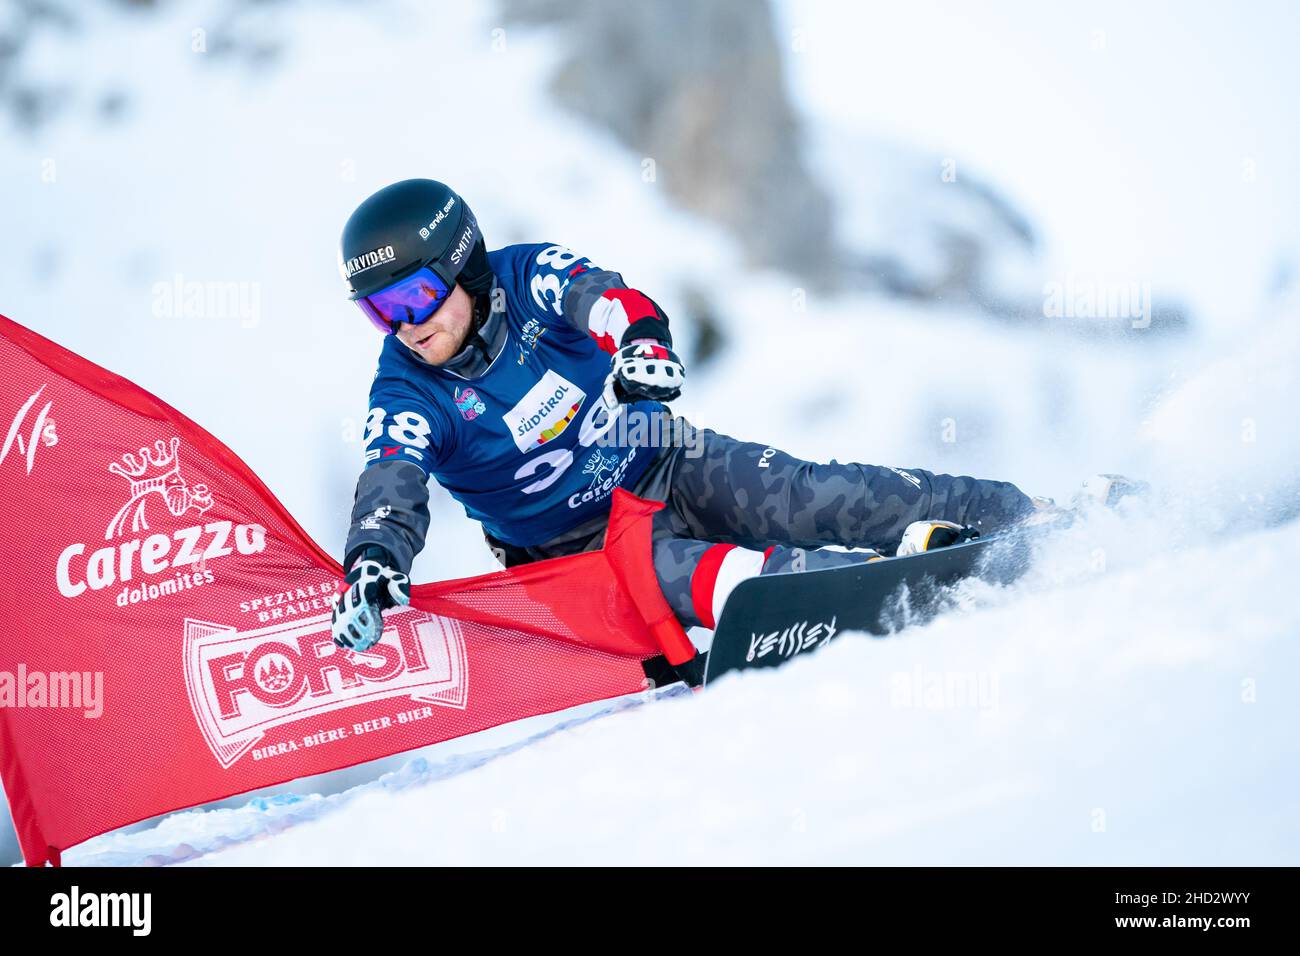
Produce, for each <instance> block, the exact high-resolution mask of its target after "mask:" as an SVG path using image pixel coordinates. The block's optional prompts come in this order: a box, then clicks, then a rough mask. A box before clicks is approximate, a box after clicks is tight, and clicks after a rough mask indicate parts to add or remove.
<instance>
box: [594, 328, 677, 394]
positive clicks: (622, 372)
mask: <svg viewBox="0 0 1300 956" xmlns="http://www.w3.org/2000/svg"><path fill="white" fill-rule="evenodd" d="M685 380H686V369H685V367H683V365H682V360H681V359H679V358H678V357H677V353H676V352H674V351H673V350H672V349H670V348H669V347H668V346H667V345H665V344H664V343H663V342H660V341H659V340H658V339H635V340H633V341H631V342H629V343H628V344H627V345H624V346H623V347H622V348H621V349H619V350H618V351H617V352H615V353H614V357H613V360H612V361H611V363H610V370H609V377H608V378H606V379H605V392H604V401H605V404H606V405H607V406H609V407H610V408H613V407H614V406H615V405H616V404H618V403H619V402H639V401H643V400H648V401H653V402H671V401H672V400H673V399H675V398H677V397H678V396H679V395H681V393H682V383H683V382H684V381H685Z"/></svg>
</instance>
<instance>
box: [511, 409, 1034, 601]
mask: <svg viewBox="0 0 1300 956" xmlns="http://www.w3.org/2000/svg"><path fill="white" fill-rule="evenodd" d="M683 424H685V423H683ZM686 427H687V428H688V429H689V434H690V436H691V440H689V441H683V442H681V443H680V444H678V445H677V446H675V447H672V448H665V449H660V451H659V454H658V456H657V457H656V459H655V461H654V462H653V463H652V464H651V466H650V468H649V469H648V471H647V472H646V474H645V475H643V476H642V478H641V480H640V481H638V482H637V485H636V487H635V488H633V489H632V490H633V491H634V492H635V493H636V494H638V495H640V496H641V497H643V498H650V499H653V500H656V501H662V502H665V503H666V505H667V507H666V508H664V509H663V510H662V511H660V512H658V513H657V514H656V515H655V517H654V534H653V547H654V566H655V572H656V574H657V576H658V578H659V584H660V586H661V587H662V589H663V592H664V596H665V597H666V598H667V600H668V603H669V605H670V606H671V607H672V609H673V611H674V613H676V615H677V617H678V619H679V620H680V621H681V622H682V624H683V625H684V626H686V627H691V626H695V625H703V626H706V627H713V626H714V624H715V615H716V612H717V611H719V610H720V608H721V604H722V602H723V601H725V598H726V593H729V591H730V588H731V587H733V586H734V585H735V584H736V583H738V582H739V580H742V579H743V578H744V577H749V576H752V575H754V574H773V573H778V572H781V571H791V570H814V569H817V568H823V567H833V566H836V565H843V564H855V563H859V562H862V561H866V560H870V559H871V558H873V557H874V556H875V555H874V554H872V553H871V552H866V553H864V552H861V551H859V552H856V553H854V552H845V551H828V550H820V549H823V548H825V547H827V546H830V545H838V546H840V547H843V548H860V549H874V550H875V551H878V552H880V553H881V554H885V555H892V554H893V553H894V549H895V548H897V546H898V542H899V539H900V538H901V537H902V534H903V530H904V529H905V528H906V527H907V526H908V524H910V523H911V522H913V521H919V520H922V519H943V520H946V521H955V522H957V523H958V524H964V525H972V526H974V527H976V528H978V529H979V530H980V531H981V532H983V533H988V532H991V531H996V530H999V529H1001V528H1004V527H1006V526H1008V525H1011V524H1014V523H1015V522H1016V521H1018V520H1019V519H1020V518H1022V517H1023V516H1025V515H1026V514H1028V513H1029V512H1030V511H1031V510H1032V505H1031V503H1030V500H1029V498H1028V497H1027V496H1026V495H1025V494H1024V493H1023V492H1021V491H1020V490H1019V489H1018V488H1016V486H1015V485H1012V484H1009V483H1007V482H1001V481H984V480H979V479H975V478H967V477H954V476H952V475H936V474H933V473H931V472H928V471H923V470H921V469H919V468H910V469H897V468H886V467H881V466H878V465H863V464H856V463H847V464H840V463H839V462H836V461H833V460H832V461H830V462H827V463H825V464H818V463H814V462H809V461H803V460H801V459H799V458H795V457H794V456H792V455H788V454H786V453H785V452H783V451H779V450H777V449H775V448H771V447H769V446H766V445H762V444H758V443H755V442H743V441H737V440H736V439H734V438H729V437H727V436H726V435H720V434H718V433H717V432H713V431H709V430H707V429H703V430H699V431H696V430H695V429H693V428H690V426H689V425H686ZM603 535H604V521H603V520H602V521H599V522H594V523H589V524H587V525H586V526H583V527H579V528H575V529H573V530H572V531H570V532H567V533H565V534H564V535H562V536H561V537H559V538H556V539H553V540H552V541H548V542H547V543H546V544H544V545H541V546H538V547H533V548H527V549H519V550H522V551H524V552H526V554H527V557H525V558H523V559H524V560H530V559H531V560H536V559H539V558H549V557H556V556H559V555H563V554H574V553H577V552H580V551H587V550H592V549H594V548H598V547H600V546H601V543H602V541H603ZM511 563H513V562H511Z"/></svg>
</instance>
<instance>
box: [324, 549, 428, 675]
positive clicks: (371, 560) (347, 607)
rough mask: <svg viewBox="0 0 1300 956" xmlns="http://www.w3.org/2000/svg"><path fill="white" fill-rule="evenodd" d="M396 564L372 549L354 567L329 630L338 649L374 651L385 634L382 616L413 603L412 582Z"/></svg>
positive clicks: (389, 555)
mask: <svg viewBox="0 0 1300 956" xmlns="http://www.w3.org/2000/svg"><path fill="white" fill-rule="evenodd" d="M395 564H396V561H394V560H393V556H392V555H391V554H389V553H388V552H387V551H386V550H384V549H383V548H381V547H378V546H376V545H372V546H370V547H368V548H366V550H364V551H362V552H361V555H360V557H358V558H357V560H356V562H355V563H354V564H353V565H352V569H351V570H350V571H348V575H347V577H346V578H344V579H343V583H344V584H345V585H346V588H345V589H344V590H343V591H342V592H341V593H340V594H338V595H337V596H336V597H335V599H334V620H333V623H332V624H331V625H330V630H331V631H332V633H333V635H334V643H335V644H337V645H338V646H339V647H344V648H347V649H348V650H353V651H364V650H368V649H369V648H371V647H374V646H375V645H376V644H377V643H379V638H380V637H382V636H383V634H384V618H383V612H384V611H386V610H388V609H389V608H390V607H396V606H397V605H399V604H403V605H405V604H410V603H411V579H410V578H408V577H407V576H406V575H405V574H403V573H402V572H401V571H398V570H397V569H396V568H395V567H394V565H395Z"/></svg>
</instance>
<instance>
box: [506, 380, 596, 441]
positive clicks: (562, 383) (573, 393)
mask: <svg viewBox="0 0 1300 956" xmlns="http://www.w3.org/2000/svg"><path fill="white" fill-rule="evenodd" d="M586 398H587V393H586V392H584V391H583V390H582V389H580V388H578V386H576V385H574V384H573V383H572V382H570V381H569V380H568V379H566V378H565V377H564V376H563V375H559V374H557V373H556V372H555V371H553V370H548V371H547V373H546V374H545V375H543V376H542V378H541V380H540V381H539V382H538V383H537V384H536V385H534V386H533V387H532V388H530V389H529V390H528V394H527V395H525V396H524V397H523V398H522V399H520V401H519V404H518V405H516V406H515V407H514V408H512V409H510V411H508V412H506V413H505V414H504V415H502V416H501V420H502V421H504V422H505V423H506V428H508V429H510V434H511V435H512V436H513V437H514V440H515V445H516V446H518V448H519V450H520V451H521V452H524V453H527V452H530V451H534V450H536V449H538V448H540V447H541V446H542V445H545V444H546V443H547V442H549V441H551V440H552V439H554V438H556V437H557V436H558V435H560V434H561V433H562V432H563V431H564V430H565V429H566V428H568V427H569V426H570V425H571V424H573V422H574V420H575V419H576V418H577V417H578V409H580V408H582V403H583V402H584V401H585V400H586Z"/></svg>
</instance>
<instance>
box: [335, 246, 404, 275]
mask: <svg viewBox="0 0 1300 956" xmlns="http://www.w3.org/2000/svg"><path fill="white" fill-rule="evenodd" d="M396 258H397V253H396V252H394V251H393V247H392V246H380V247H379V248H378V249H371V250H370V251H369V252H363V253H362V254H361V255H359V256H353V257H352V258H351V259H349V260H347V261H346V262H342V263H340V266H341V267H342V269H343V278H345V279H351V278H352V277H353V276H354V275H356V274H357V273H358V272H365V271H366V270H367V269H373V268H374V267H375V266H380V265H383V264H384V263H385V262H392V261H393V260H394V259H396Z"/></svg>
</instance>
